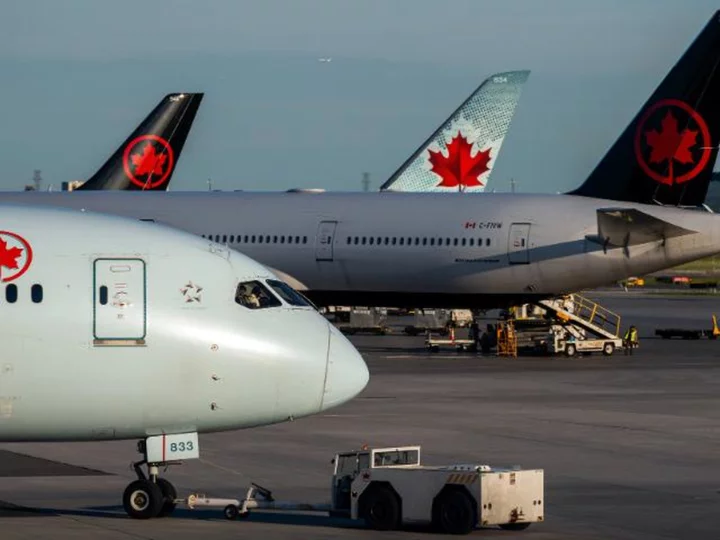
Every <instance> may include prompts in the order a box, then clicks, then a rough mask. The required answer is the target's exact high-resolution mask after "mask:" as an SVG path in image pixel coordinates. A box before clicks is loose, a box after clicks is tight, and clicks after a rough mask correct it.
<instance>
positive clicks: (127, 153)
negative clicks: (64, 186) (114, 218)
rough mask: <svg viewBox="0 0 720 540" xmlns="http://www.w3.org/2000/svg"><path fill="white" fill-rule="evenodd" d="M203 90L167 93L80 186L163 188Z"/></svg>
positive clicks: (166, 183) (82, 187) (173, 167)
mask: <svg viewBox="0 0 720 540" xmlns="http://www.w3.org/2000/svg"><path fill="white" fill-rule="evenodd" d="M202 98H203V94H168V95H167V96H165V97H164V98H163V99H162V101H160V103H159V104H158V105H157V107H155V108H154V109H153V111H152V112H151V113H150V114H149V115H148V116H147V117H146V118H145V120H143V121H142V123H141V124H140V125H139V126H138V127H137V129H136V130H135V131H133V132H132V134H131V135H130V136H129V137H128V138H127V140H126V141H125V142H124V143H122V145H120V147H119V148H118V149H117V150H116V151H115V153H114V154H113V155H112V156H111V157H110V159H108V160H107V161H106V162H105V164H104V165H103V166H102V167H100V169H98V171H97V172H96V173H95V174H94V175H93V176H92V177H91V178H90V179H89V180H88V181H87V182H85V183H84V184H83V185H82V186H80V187H79V188H77V189H80V190H99V189H106V190H107V189H111V190H166V189H167V188H168V185H169V184H170V178H171V177H172V174H173V171H174V170H175V166H176V165H177V161H178V158H179V157H180V152H182V148H183V145H184V144H185V139H186V138H187V136H188V132H189V131H190V127H191V126H192V123H193V120H194V119H195V114H196V113H197V110H198V107H199V106H200V102H201V101H202Z"/></svg>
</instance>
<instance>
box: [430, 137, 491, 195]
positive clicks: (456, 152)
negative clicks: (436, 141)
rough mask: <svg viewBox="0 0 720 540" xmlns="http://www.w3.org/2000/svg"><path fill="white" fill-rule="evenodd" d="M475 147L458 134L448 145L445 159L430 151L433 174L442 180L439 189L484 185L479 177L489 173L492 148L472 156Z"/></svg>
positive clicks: (439, 154)
mask: <svg viewBox="0 0 720 540" xmlns="http://www.w3.org/2000/svg"><path fill="white" fill-rule="evenodd" d="M472 147H473V145H472V144H471V143H469V142H468V140H467V139H466V138H465V137H464V136H463V135H461V134H460V132H458V134H457V135H455V137H453V139H452V140H451V141H450V144H448V145H447V151H448V155H447V157H445V156H444V155H443V153H442V151H440V152H434V151H432V150H428V152H429V153H430V164H431V165H432V169H430V170H431V171H432V172H434V173H435V174H437V175H438V176H439V177H440V178H441V179H442V180H441V181H440V183H439V184H438V185H437V187H459V186H463V187H475V186H483V185H484V184H483V183H482V182H481V181H480V180H478V176H480V175H481V174H482V173H484V172H486V171H489V170H490V167H488V163H489V162H490V148H488V149H487V150H482V151H478V153H477V154H475V155H474V156H473V155H472Z"/></svg>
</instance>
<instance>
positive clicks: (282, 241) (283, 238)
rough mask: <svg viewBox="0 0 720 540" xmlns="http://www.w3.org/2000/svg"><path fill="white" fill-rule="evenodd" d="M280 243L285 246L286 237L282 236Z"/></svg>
mask: <svg viewBox="0 0 720 540" xmlns="http://www.w3.org/2000/svg"><path fill="white" fill-rule="evenodd" d="M280 243H281V244H284V243H285V237H284V236H281V237H280Z"/></svg>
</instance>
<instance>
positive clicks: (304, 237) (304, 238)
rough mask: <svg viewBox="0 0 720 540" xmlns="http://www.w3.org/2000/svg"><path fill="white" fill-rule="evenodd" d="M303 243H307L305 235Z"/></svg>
mask: <svg viewBox="0 0 720 540" xmlns="http://www.w3.org/2000/svg"><path fill="white" fill-rule="evenodd" d="M303 244H307V236H303Z"/></svg>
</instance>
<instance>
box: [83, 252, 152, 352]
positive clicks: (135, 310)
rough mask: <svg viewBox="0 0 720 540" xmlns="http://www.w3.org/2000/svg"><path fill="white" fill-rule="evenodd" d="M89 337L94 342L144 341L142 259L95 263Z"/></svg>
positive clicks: (143, 263)
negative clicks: (92, 336) (91, 325)
mask: <svg viewBox="0 0 720 540" xmlns="http://www.w3.org/2000/svg"><path fill="white" fill-rule="evenodd" d="M94 273H95V291H94V295H93V313H94V316H93V321H94V322H93V333H94V336H95V339H96V340H115V341H117V340H120V341H133V342H136V343H137V342H138V341H139V340H143V339H145V332H146V327H147V321H146V316H147V315H146V311H147V309H146V307H147V306H146V301H147V291H146V277H145V261H143V260H142V259H96V260H95V265H94Z"/></svg>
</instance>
